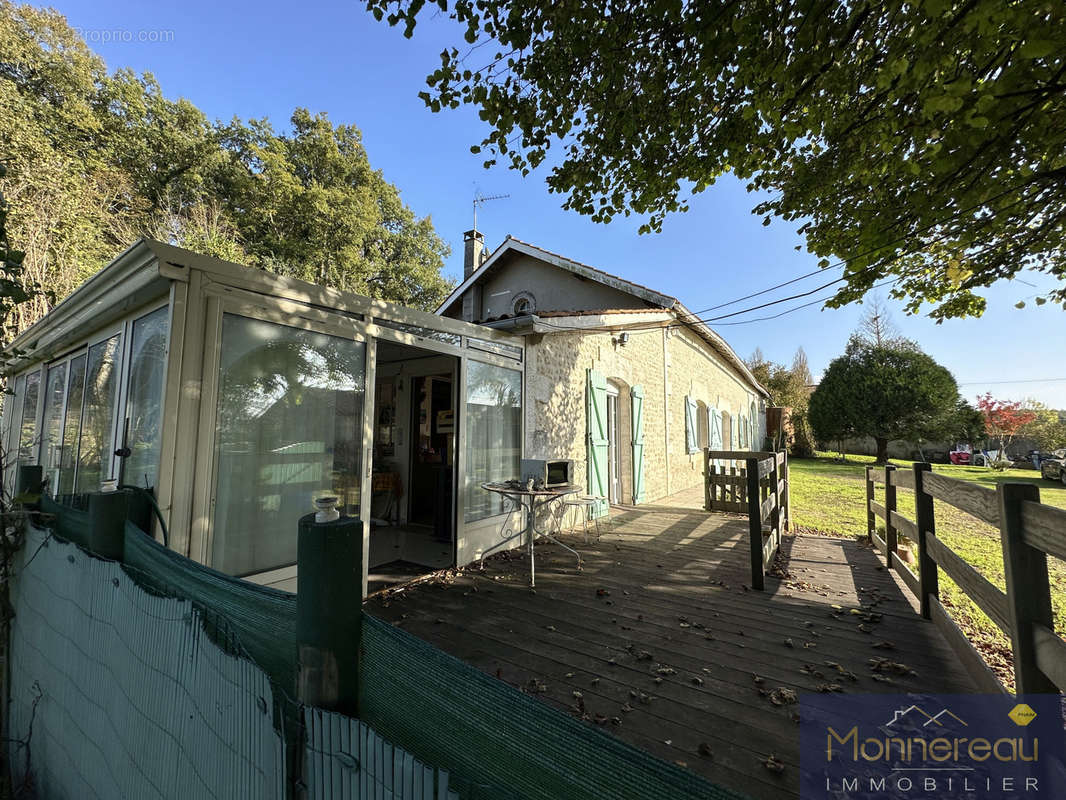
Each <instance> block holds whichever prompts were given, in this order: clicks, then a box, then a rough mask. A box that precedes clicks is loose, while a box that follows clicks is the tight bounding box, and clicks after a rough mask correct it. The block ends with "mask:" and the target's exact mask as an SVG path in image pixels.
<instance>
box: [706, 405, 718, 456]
mask: <svg viewBox="0 0 1066 800" xmlns="http://www.w3.org/2000/svg"><path fill="white" fill-rule="evenodd" d="M707 429H708V431H710V437H709V439H710V445H711V449H712V450H721V449H722V415H721V413H719V411H718V409H717V408H709V409H707Z"/></svg>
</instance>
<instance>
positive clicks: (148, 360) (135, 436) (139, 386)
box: [122, 306, 169, 489]
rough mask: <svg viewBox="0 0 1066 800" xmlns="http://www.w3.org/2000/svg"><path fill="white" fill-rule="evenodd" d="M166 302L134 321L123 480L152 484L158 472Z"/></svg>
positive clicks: (161, 428) (167, 312)
mask: <svg viewBox="0 0 1066 800" xmlns="http://www.w3.org/2000/svg"><path fill="white" fill-rule="evenodd" d="M168 314H169V311H168V309H167V307H166V306H164V307H163V308H160V309H157V310H155V311H153V312H152V313H151V314H147V315H145V316H143V317H141V318H140V319H138V320H136V321H135V322H134V323H133V335H132V337H131V340H130V342H131V349H130V383H129V401H128V403H127V409H126V421H125V425H126V429H125V431H124V433H125V444H126V447H128V448H129V449H130V455H129V457H128V458H126V459H125V463H123V465H122V482H123V483H131V484H134V485H135V486H143V487H145V488H146V489H147V488H153V487H155V485H156V479H157V478H158V476H159V437H160V435H161V433H162V430H163V417H162V414H163V375H164V372H165V371H166V363H167V325H168Z"/></svg>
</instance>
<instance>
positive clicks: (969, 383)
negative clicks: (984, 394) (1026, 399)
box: [959, 378, 1066, 386]
mask: <svg viewBox="0 0 1066 800" xmlns="http://www.w3.org/2000/svg"><path fill="white" fill-rule="evenodd" d="M1061 381H1066V378H1022V379H1021V380H1016V381H1011V380H996V381H960V382H959V386H982V385H993V384H1002V383H1059V382H1061Z"/></svg>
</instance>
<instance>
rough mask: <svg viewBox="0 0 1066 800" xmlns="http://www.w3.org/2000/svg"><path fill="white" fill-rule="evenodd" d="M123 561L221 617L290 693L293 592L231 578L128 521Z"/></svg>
mask: <svg viewBox="0 0 1066 800" xmlns="http://www.w3.org/2000/svg"><path fill="white" fill-rule="evenodd" d="M123 561H124V562H125V565H126V566H128V567H132V568H133V569H134V570H135V571H136V575H135V577H137V578H138V580H142V581H143V580H148V581H149V582H154V583H155V584H156V585H155V586H154V588H155V589H157V590H158V591H161V592H164V593H166V594H170V595H174V596H178V597H185V598H188V599H190V600H192V601H193V602H194V603H196V604H198V605H200V606H202V607H205V608H207V609H210V610H211V611H213V612H215V613H217V614H219V615H220V616H221V617H223V618H224V619H225V620H226V621H227V622H228V624H229V626H230V627H231V628H232V630H233V633H234V634H236V636H237V638H238V639H239V641H240V643H241V646H242V647H243V649H244V650H245V651H246V652H247V654H248V656H249V657H250V658H251V659H252V660H253V661H254V662H255V663H256V664H258V665H259V667H260V668H261V669H262V670H263V671H264V672H266V674H267V675H268V676H270V680H271V681H272V682H273V683H274V684H275V685H276V686H278V687H280V688H281V689H282V690H284V691H285V692H288V693H291V692H292V691H293V687H294V686H295V681H296V676H295V673H296V595H294V594H290V593H288V592H282V591H279V590H277V589H271V588H269V587H266V586H259V585H258V584H255V583H250V582H249V581H243V580H241V579H240V578H234V577H231V576H229V575H226V574H224V573H221V572H218V571H216V570H213V569H211V568H210V567H205V566H204V565H203V564H198V563H197V562H195V561H191V560H190V559H188V558H185V556H182V555H180V554H178V553H176V552H174V551H173V550H169V549H167V548H165V547H163V545H161V544H159V543H158V542H156V541H155V540H154V539H152V538H151V537H149V536H148V535H147V534H145V533H144V532H143V531H142V530H140V529H139V528H138V527H137V526H136V525H133V524H132V523H129V522H127V523H126V546H125V557H124V559H123Z"/></svg>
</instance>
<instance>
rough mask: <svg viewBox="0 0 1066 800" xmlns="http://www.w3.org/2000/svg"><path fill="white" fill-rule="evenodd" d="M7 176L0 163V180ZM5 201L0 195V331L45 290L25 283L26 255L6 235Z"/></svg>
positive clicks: (6, 211)
mask: <svg viewBox="0 0 1066 800" xmlns="http://www.w3.org/2000/svg"><path fill="white" fill-rule="evenodd" d="M6 174H7V167H6V166H5V165H4V164H2V163H0V178H3V177H4V175H6ZM7 215H8V206H7V199H6V198H5V197H4V195H3V194H2V193H0V331H2V330H4V329H6V328H7V323H8V318H9V317H10V316H11V312H12V311H14V310H15V309H16V308H18V307H19V306H20V305H22V304H24V303H29V302H31V301H32V300H33V299H34V298H35V297H37V296H39V295H43V294H45V290H44V289H42V288H41V287H40V286H37V285H36V284H32V283H28V282H27V281H26V274H25V269H24V267H23V264H24V263H25V260H26V254H25V253H24V252H22V251H21V250H17V249H15V247H14V246H13V245H12V244H11V242H10V240H9V239H8V235H7Z"/></svg>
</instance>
